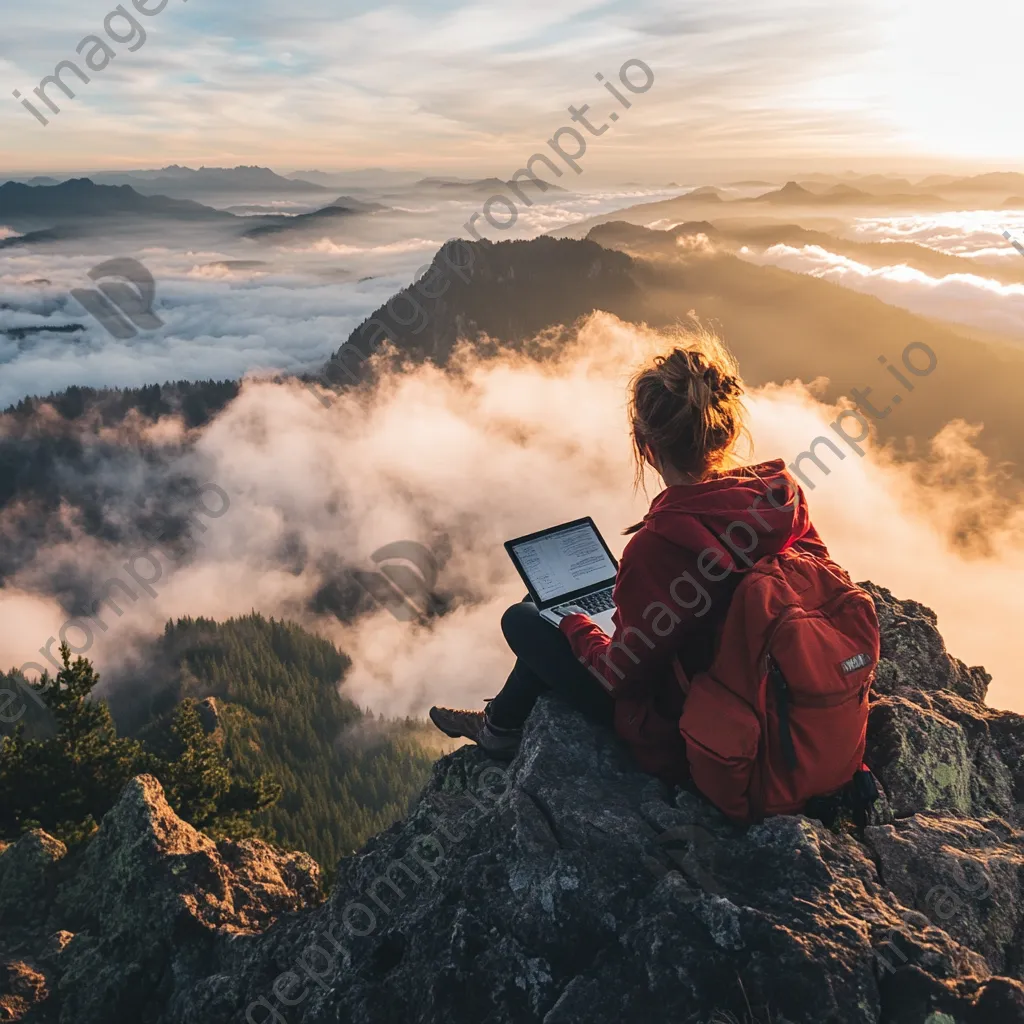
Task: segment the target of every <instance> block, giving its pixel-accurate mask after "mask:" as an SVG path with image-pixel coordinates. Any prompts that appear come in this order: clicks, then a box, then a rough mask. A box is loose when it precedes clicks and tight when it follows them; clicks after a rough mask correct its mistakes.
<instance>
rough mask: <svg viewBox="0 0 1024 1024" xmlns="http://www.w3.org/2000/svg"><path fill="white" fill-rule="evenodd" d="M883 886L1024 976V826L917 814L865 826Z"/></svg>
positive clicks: (998, 965)
mask: <svg viewBox="0 0 1024 1024" xmlns="http://www.w3.org/2000/svg"><path fill="white" fill-rule="evenodd" d="M866 840H867V843H868V845H869V846H870V847H871V849H872V850H873V851H874V854H875V857H876V859H877V863H878V867H879V873H880V875H881V877H882V879H883V880H884V883H885V886H886V888H887V889H889V890H890V891H891V892H893V893H894V894H895V895H896V896H897V897H899V899H900V902H901V903H903V904H904V905H906V906H908V907H912V908H914V909H915V910H918V911H920V912H921V913H923V914H926V915H927V916H928V917H929V919H930V920H932V921H934V922H935V923H936V924H938V925H939V926H940V927H942V928H943V929H945V931H947V932H948V933H949V934H950V935H951V936H952V937H953V938H954V939H956V940H957V941H958V942H960V943H962V944H963V945H965V946H967V947H969V948H970V949H973V950H976V951H977V952H979V953H981V955H982V956H984V957H985V960H986V962H987V963H988V965H989V967H990V968H991V969H992V970H993V971H995V972H997V973H999V974H1008V975H1012V976H1014V977H1024V974H1022V971H1024V950H1022V948H1021V943H1020V937H1021V932H1022V928H1024V833H1021V832H1019V831H1017V830H1016V829H1013V828H1011V827H1010V826H1008V825H1007V824H1006V823H1005V822H1003V821H1000V820H999V819H998V818H996V819H989V820H987V821H972V820H965V819H955V818H943V817H939V816H936V815H931V814H916V815H914V816H913V817H910V818H905V819H903V820H901V821H897V822H894V823H893V824H892V825H888V826H885V827H882V828H870V827H869V828H868V829H867V830H866Z"/></svg>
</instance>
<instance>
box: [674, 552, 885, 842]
mask: <svg viewBox="0 0 1024 1024" xmlns="http://www.w3.org/2000/svg"><path fill="white" fill-rule="evenodd" d="M878 644H879V635H878V617H877V615H876V613H875V606H874V603H873V602H872V600H871V597H870V596H869V595H868V594H867V593H866V592H865V591H864V590H862V589H861V588H860V587H858V586H856V585H855V584H854V583H852V582H851V581H850V578H849V577H848V576H847V575H846V573H845V572H843V570H842V569H840V568H839V567H838V566H837V565H835V564H834V563H833V562H830V561H827V560H825V559H823V558H819V557H817V556H815V555H809V554H803V553H800V552H796V551H792V550H790V551H786V552H783V553H782V554H779V555H772V556H769V557H767V558H763V559H762V560H761V561H759V562H758V563H757V564H756V565H755V566H754V567H753V568H752V569H751V570H750V571H749V572H748V573H747V574H746V575H745V576H744V577H743V579H742V580H741V581H740V584H739V586H738V587H737V588H736V592H735V594H734V595H733V598H732V601H731V603H730V605H729V610H728V612H727V613H726V617H725V621H724V623H723V625H722V628H721V631H720V634H719V639H718V645H717V653H716V655H715V659H714V662H713V663H712V665H711V668H710V669H708V671H707V672H704V673H701V674H700V675H697V676H695V677H694V678H693V680H692V682H690V684H689V687H688V692H687V696H686V703H685V706H684V708H683V715H682V718H681V719H680V720H679V728H680V731H681V732H682V734H683V737H684V738H685V740H686V752H687V759H688V761H689V764H690V774H691V776H692V778H693V781H694V782H695V783H696V785H697V787H698V788H699V789H700V791H701V792H702V793H703V794H704V795H705V796H706V797H707V798H708V799H709V800H711V802H712V803H714V804H715V805H716V806H717V807H718V808H719V810H721V811H722V812H724V813H725V814H727V815H728V816H729V817H731V818H734V819H736V820H737V821H742V822H749V821H759V820H761V819H762V818H764V817H765V816H766V815H769V814H793V813H797V812H799V811H800V810H802V809H803V808H804V805H805V804H806V803H807V801H808V800H810V799H811V798H812V797H818V796H824V795H826V794H831V793H835V792H837V791H839V790H840V789H842V787H844V786H846V785H847V784H848V783H850V781H851V780H852V779H853V777H854V774H855V773H856V772H857V771H858V769H860V768H861V761H862V758H863V756H864V743H865V736H866V732H867V721H868V690H869V689H870V688H871V681H872V678H873V676H874V670H875V666H876V665H877V664H878Z"/></svg>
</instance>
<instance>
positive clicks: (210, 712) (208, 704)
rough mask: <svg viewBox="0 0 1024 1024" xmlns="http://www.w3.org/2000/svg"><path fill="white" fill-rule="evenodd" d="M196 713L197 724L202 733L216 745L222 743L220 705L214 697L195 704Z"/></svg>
mask: <svg viewBox="0 0 1024 1024" xmlns="http://www.w3.org/2000/svg"><path fill="white" fill-rule="evenodd" d="M196 711H197V712H198V714H199V722H200V724H201V725H202V727H203V732H205V733H206V734H207V736H212V737H213V739H214V740H216V741H217V742H218V743H223V742H224V727H223V725H222V724H221V720H220V705H218V703H217V698H216V697H204V698H203V699H202V700H201V701H199V702H198V704H196Z"/></svg>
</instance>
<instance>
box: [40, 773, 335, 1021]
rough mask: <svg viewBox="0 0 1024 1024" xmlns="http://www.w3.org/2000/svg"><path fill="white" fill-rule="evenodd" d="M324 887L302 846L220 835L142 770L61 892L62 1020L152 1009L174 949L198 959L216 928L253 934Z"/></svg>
mask: <svg viewBox="0 0 1024 1024" xmlns="http://www.w3.org/2000/svg"><path fill="white" fill-rule="evenodd" d="M318 892H319V869H318V868H317V866H316V863H315V862H314V861H313V860H312V858H310V857H309V856H307V855H306V854H300V853H292V854H279V853H275V852H274V851H273V850H272V849H271V848H270V847H269V846H267V844H266V843H263V842H261V841H259V840H252V839H247V840H243V841H241V842H237V843H235V842H222V843H219V844H215V843H214V842H213V841H212V840H211V839H209V838H208V837H206V836H205V835H203V834H202V833H200V832H197V831H196V830H195V829H194V828H192V826H191V825H188V824H186V823H185V822H183V821H181V820H180V819H179V818H178V817H177V816H176V815H175V814H174V812H173V811H172V810H171V808H170V806H169V805H168V804H167V801H166V800H165V799H164V795H163V790H162V788H161V786H160V783H159V782H157V780H156V779H154V778H153V777H152V776H148V775H141V776H139V777H138V778H135V779H133V780H132V781H131V782H129V783H128V785H127V786H126V787H125V790H124V793H123V794H122V796H121V799H120V800H119V801H118V803H117V804H116V805H115V807H114V808H113V809H112V810H111V811H110V812H109V813H108V814H107V815H105V816H104V818H103V822H102V824H101V825H100V828H99V831H98V832H97V834H96V836H95V837H94V838H93V839H92V840H91V842H90V843H89V845H88V848H87V849H86V851H85V854H84V855H83V857H82V861H81V864H80V865H79V867H78V870H77V872H76V873H75V876H74V877H73V878H72V879H71V880H69V881H68V882H67V883H65V884H64V885H63V886H62V888H61V889H60V891H59V893H58V897H57V909H58V916H59V918H60V920H61V921H62V923H65V924H69V925H70V926H71V928H72V929H73V930H74V931H75V935H74V937H73V938H72V939H71V940H70V941H69V942H68V943H67V945H66V946H65V947H64V949H63V950H62V952H61V953H60V956H59V964H60V973H61V982H60V987H61V1004H62V1009H61V1019H62V1020H63V1019H64V1018H65V1017H66V1018H67V1019H68V1020H70V1019H72V1018H73V1019H74V1020H76V1021H83V1020H93V1019H95V1020H97V1021H99V1020H111V1019H113V1020H121V1019H124V1020H126V1021H127V1020H131V1019H135V1020H145V1019H149V1018H151V1017H154V1016H155V1015H156V1013H157V1011H158V1008H159V1007H160V1005H161V1004H162V1003H163V1001H164V1000H166V999H167V998H169V997H170V995H171V993H172V991H173V987H174V971H173V970H172V965H173V964H174V959H175V955H176V954H177V955H179V956H181V957H183V959H185V960H186V961H188V962H194V963H195V964H200V963H201V962H202V961H203V959H204V957H206V956H207V955H208V954H209V952H210V951H211V950H212V948H213V943H214V939H215V937H216V936H218V935H230V934H249V933H253V932H256V931H258V930H260V929H262V928H265V927H266V926H267V925H269V924H270V923H271V922H272V921H273V920H274V919H275V918H277V917H279V916H280V915H281V914H285V913H288V912H290V911H294V910H297V909H299V908H300V907H302V906H307V905H311V904H315V903H316V901H317V898H318ZM104 1014H107V1015H108V1016H103V1015H104Z"/></svg>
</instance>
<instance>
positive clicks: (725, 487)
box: [644, 459, 811, 572]
mask: <svg viewBox="0 0 1024 1024" xmlns="http://www.w3.org/2000/svg"><path fill="white" fill-rule="evenodd" d="M644 529H645V530H648V531H650V532H651V533H654V534H657V535H658V536H659V537H661V538H662V539H663V540H666V541H668V542H669V543H670V544H675V545H677V546H679V547H682V548H685V549H687V550H688V551H692V552H701V551H703V550H704V549H705V548H712V549H714V550H716V551H718V552H720V559H721V560H720V561H716V562H715V563H714V564H715V565H717V566H720V567H721V568H722V569H725V568H727V567H728V568H729V569H730V570H731V571H733V572H743V571H745V570H747V569H749V568H750V567H751V566H752V565H753V564H754V563H755V562H756V561H757V560H758V559H760V558H764V557H765V556H767V555H774V554H779V553H780V552H782V551H785V550H786V549H787V548H789V547H792V545H793V544H795V543H796V542H797V541H799V540H800V539H801V538H802V537H804V536H805V535H806V534H807V533H808V531H809V530H811V519H810V514H809V512H808V510H807V502H806V500H805V498H804V494H803V491H802V490H801V489H800V486H799V485H798V484H797V483H796V481H795V480H794V479H793V478H792V477H791V476H790V475H789V473H787V472H786V464H785V462H783V460H782V459H775V460H773V461H771V462H762V463H760V464H758V465H755V466H743V467H741V468H738V469H732V470H727V471H724V472H721V473H715V474H713V475H712V476H711V477H709V478H708V479H707V480H704V481H702V482H701V483H699V484H683V485H677V486H674V487H667V488H666V489H665V490H664V491H662V492H661V494H659V495H658V496H657V497H656V498H655V499H654V501H653V502H652V503H651V508H650V511H649V512H648V513H647V515H646V516H644Z"/></svg>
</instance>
